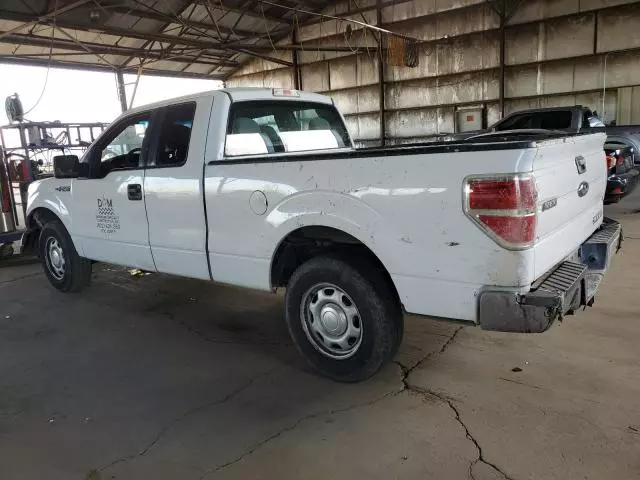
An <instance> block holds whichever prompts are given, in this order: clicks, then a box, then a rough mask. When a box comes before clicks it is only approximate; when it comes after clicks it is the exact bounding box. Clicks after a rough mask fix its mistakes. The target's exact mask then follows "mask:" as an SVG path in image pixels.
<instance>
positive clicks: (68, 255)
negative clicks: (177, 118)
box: [39, 221, 91, 292]
mask: <svg viewBox="0 0 640 480" xmlns="http://www.w3.org/2000/svg"><path fill="white" fill-rule="evenodd" d="M39 242H40V243H39V253H40V259H41V260H42V265H43V267H44V273H45V274H46V276H47V278H48V279H49V282H51V284H52V285H53V286H54V287H56V288H57V289H58V290H60V291H62V292H79V291H80V290H82V289H83V288H84V287H86V286H87V285H88V284H89V281H90V280H91V261H89V260H87V259H85V258H82V257H80V256H79V255H78V252H77V251H76V248H75V246H74V245H73V241H72V240H71V237H70V236H69V233H68V232H67V229H66V228H64V225H62V223H60V222H59V221H53V222H49V223H47V224H46V225H44V226H43V227H42V231H41V232H40V240H39Z"/></svg>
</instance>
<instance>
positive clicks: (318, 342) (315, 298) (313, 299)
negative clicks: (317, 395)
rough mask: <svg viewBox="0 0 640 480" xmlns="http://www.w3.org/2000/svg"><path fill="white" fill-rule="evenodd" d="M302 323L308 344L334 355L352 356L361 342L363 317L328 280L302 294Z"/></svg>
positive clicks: (329, 355) (346, 296)
mask: <svg viewBox="0 0 640 480" xmlns="http://www.w3.org/2000/svg"><path fill="white" fill-rule="evenodd" d="M300 307H301V308H300V317H301V321H302V327H303V329H304V332H305V334H306V335H307V338H308V340H309V342H310V343H311V345H313V346H314V348H315V349H316V350H318V351H319V352H320V353H322V354H324V355H326V356H327V357H329V358H333V359H339V360H342V359H346V358H349V357H352V356H353V355H354V354H355V353H356V352H357V351H358V349H359V348H360V345H361V344H362V317H361V316H360V312H359V311H358V308H357V307H356V304H355V302H354V301H353V300H352V299H351V297H350V296H349V295H347V293H346V292H345V291H344V290H342V289H341V288H339V287H336V286H335V285H332V284H330V283H322V284H317V285H314V286H313V287H311V288H310V289H309V290H307V292H306V293H305V294H304V295H303V296H302V304H301V306H300Z"/></svg>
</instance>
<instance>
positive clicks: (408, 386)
mask: <svg viewBox="0 0 640 480" xmlns="http://www.w3.org/2000/svg"><path fill="white" fill-rule="evenodd" d="M463 328H464V327H458V328H457V329H456V330H455V331H454V332H453V334H451V336H450V337H449V339H448V340H447V341H446V342H445V343H444V344H443V345H442V347H440V349H439V350H436V351H435V352H429V353H428V354H427V355H425V356H424V357H423V358H422V359H420V361H418V362H417V363H416V364H415V365H414V366H412V367H411V368H406V367H405V366H404V365H402V364H400V363H398V362H396V364H397V365H398V366H399V367H400V369H401V370H402V379H401V380H402V384H403V390H407V391H410V392H413V393H415V394H417V395H429V396H431V397H433V398H436V399H437V400H439V401H441V402H443V403H445V404H446V405H448V406H449V408H450V409H451V410H452V411H453V414H454V417H455V419H456V421H457V422H458V423H459V424H460V426H461V427H462V428H463V430H464V432H465V436H466V438H467V439H468V440H469V441H471V442H472V443H473V445H474V446H475V448H476V450H477V451H478V457H477V458H476V459H475V460H474V461H473V462H471V463H470V464H469V478H471V479H472V480H475V478H476V477H475V475H474V474H473V467H474V466H475V465H476V464H477V463H484V464H485V465H487V466H488V467H490V468H492V469H493V470H495V471H496V472H497V473H499V474H500V475H502V477H504V478H505V479H507V480H513V478H512V477H510V476H509V475H507V474H506V473H505V472H504V471H503V470H502V469H501V468H500V467H498V466H497V465H496V464H495V463H493V462H490V461H488V460H487V459H486V458H485V456H484V454H483V452H482V447H481V446H480V443H478V440H477V439H476V438H475V437H474V436H473V435H472V434H471V431H470V430H469V427H467V425H466V424H465V423H464V421H463V419H462V416H461V415H460V410H459V409H458V407H457V406H456V404H455V403H454V401H453V400H452V399H450V398H447V397H446V396H444V395H442V394H441V393H437V392H434V391H431V390H427V389H424V388H422V387H418V386H416V385H413V384H412V383H410V381H409V376H410V375H411V373H412V372H413V371H414V370H416V369H417V368H420V367H421V366H422V365H423V364H424V363H425V362H427V361H428V360H429V359H431V358H433V357H435V356H438V355H442V354H443V353H444V352H445V351H446V350H447V348H449V346H450V345H451V344H452V343H453V342H454V340H455V338H456V336H457V335H458V333H460V331H461V330H462V329H463Z"/></svg>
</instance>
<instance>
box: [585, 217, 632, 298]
mask: <svg viewBox="0 0 640 480" xmlns="http://www.w3.org/2000/svg"><path fill="white" fill-rule="evenodd" d="M621 244H622V226H621V225H620V224H619V223H618V222H616V221H615V220H612V219H610V218H605V219H604V221H603V223H602V227H601V228H600V229H599V230H598V231H597V232H595V233H594V234H593V235H591V237H589V238H588V239H587V241H586V242H584V243H583V244H582V245H581V247H580V261H581V262H582V263H583V264H584V265H586V266H587V269H588V270H587V272H586V274H585V290H586V292H585V297H586V300H587V303H588V302H589V301H591V299H593V297H594V296H595V294H596V291H597V290H598V287H599V286H600V282H601V281H602V279H603V277H604V274H605V273H606V271H607V270H608V269H609V265H610V264H611V258H612V257H613V255H614V254H615V253H616V252H617V251H618V250H619V249H620V246H621Z"/></svg>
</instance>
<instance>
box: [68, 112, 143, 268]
mask: <svg viewBox="0 0 640 480" xmlns="http://www.w3.org/2000/svg"><path fill="white" fill-rule="evenodd" d="M154 121H155V120H154V115H153V114H152V112H143V113H138V114H132V115H131V116H129V117H125V118H123V119H122V120H120V121H119V122H117V123H116V124H115V125H113V126H112V127H110V128H109V131H108V132H106V133H105V135H103V136H102V137H101V138H100V139H99V140H98V141H97V143H96V144H94V145H93V146H92V147H91V149H90V151H89V152H87V157H86V159H84V160H86V163H87V170H88V171H87V172H86V173H87V178H78V179H75V180H74V181H73V184H72V196H73V197H72V198H73V200H72V204H71V209H72V212H71V219H72V221H71V236H72V238H73V240H74V242H76V244H78V245H79V247H80V248H81V251H82V255H83V256H85V257H86V258H90V259H92V260H99V261H104V262H111V263H115V264H120V265H125V266H131V267H138V268H141V269H144V270H152V271H154V270H155V265H154V263H153V258H152V256H151V249H150V247H149V231H148V226H147V223H148V222H147V213H146V210H145V204H144V190H143V188H144V161H145V157H146V156H147V153H148V150H149V143H150V138H149V135H148V133H149V132H150V130H151V129H150V127H151V125H152V123H153V122H154Z"/></svg>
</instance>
